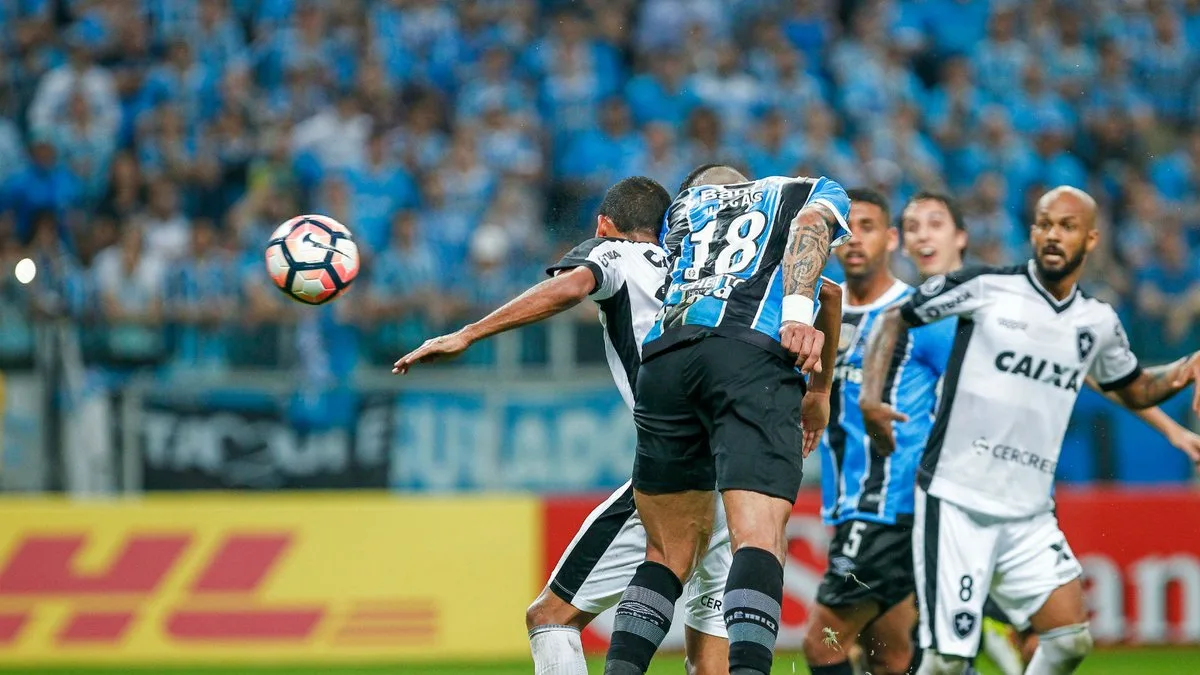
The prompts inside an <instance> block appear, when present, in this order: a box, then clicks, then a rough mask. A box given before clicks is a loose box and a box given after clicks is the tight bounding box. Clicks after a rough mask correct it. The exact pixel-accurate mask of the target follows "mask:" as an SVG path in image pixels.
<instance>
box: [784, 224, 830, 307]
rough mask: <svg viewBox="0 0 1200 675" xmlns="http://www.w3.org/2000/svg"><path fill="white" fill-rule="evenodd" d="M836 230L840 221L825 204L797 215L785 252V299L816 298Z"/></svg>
mask: <svg viewBox="0 0 1200 675" xmlns="http://www.w3.org/2000/svg"><path fill="white" fill-rule="evenodd" d="M837 226H838V221H837V217H836V216H835V215H834V213H833V211H831V210H830V209H829V207H827V206H825V205H824V204H813V205H810V206H806V207H805V208H803V209H800V213H798V214H796V218H795V220H793V221H792V229H791V232H790V233H789V234H788V241H787V248H786V249H785V250H784V252H783V294H784V295H802V296H804V297H806V298H809V299H812V298H814V297H815V296H816V289H817V279H820V278H821V270H823V269H825V261H826V260H828V259H829V242H830V241H831V240H832V239H833V230H834V229H835V228H836V227H837Z"/></svg>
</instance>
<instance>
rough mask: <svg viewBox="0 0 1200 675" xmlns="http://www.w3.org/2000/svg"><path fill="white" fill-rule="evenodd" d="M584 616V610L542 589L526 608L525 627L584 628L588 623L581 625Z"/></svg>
mask: <svg viewBox="0 0 1200 675" xmlns="http://www.w3.org/2000/svg"><path fill="white" fill-rule="evenodd" d="M582 616H583V613H582V612H580V611H579V610H578V609H576V608H575V607H573V606H572V605H569V604H567V603H566V602H563V601H562V600H561V599H559V597H558V596H557V595H554V594H553V593H550V592H548V591H542V594H541V595H539V596H538V597H537V599H536V600H534V601H533V604H531V605H530V606H529V608H528V609H526V610H525V628H526V629H527V630H533V629H534V628H537V627H538V626H574V627H575V628H579V629H580V630H582V629H583V628H584V626H585V625H586V622H585V623H584V624H583V625H580V619H581V617H582Z"/></svg>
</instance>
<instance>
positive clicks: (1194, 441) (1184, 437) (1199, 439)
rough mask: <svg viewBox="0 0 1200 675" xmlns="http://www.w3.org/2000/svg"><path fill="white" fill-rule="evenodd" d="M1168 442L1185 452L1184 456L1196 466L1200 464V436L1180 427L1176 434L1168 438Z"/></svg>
mask: <svg viewBox="0 0 1200 675" xmlns="http://www.w3.org/2000/svg"><path fill="white" fill-rule="evenodd" d="M1167 440H1168V441H1170V442H1171V445H1173V446H1175V447H1176V448H1179V449H1180V450H1182V451H1183V454H1185V455H1187V456H1188V459H1190V460H1192V462H1194V463H1196V464H1200V435H1197V434H1196V433H1195V432H1193V431H1191V430H1190V429H1184V428H1183V427H1179V428H1178V429H1176V430H1175V432H1174V433H1172V434H1170V435H1168V436H1167Z"/></svg>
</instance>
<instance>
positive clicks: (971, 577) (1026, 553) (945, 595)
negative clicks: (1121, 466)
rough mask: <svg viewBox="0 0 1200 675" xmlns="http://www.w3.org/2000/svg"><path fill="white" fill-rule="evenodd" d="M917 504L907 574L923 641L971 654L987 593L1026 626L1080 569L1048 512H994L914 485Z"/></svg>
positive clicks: (950, 652) (945, 651)
mask: <svg viewBox="0 0 1200 675" xmlns="http://www.w3.org/2000/svg"><path fill="white" fill-rule="evenodd" d="M915 507H916V508H915V509H914V514H913V516H914V522H913V568H914V569H913V576H914V577H915V578H916V582H917V603H918V605H919V607H920V639H921V647H922V648H924V649H933V650H935V651H937V652H938V653H940V654H946V655H948V656H962V657H968V658H969V657H972V656H975V655H976V653H977V652H978V651H979V637H980V630H981V627H982V626H981V624H982V620H983V603H984V601H985V600H987V598H988V596H989V594H990V595H991V598H992V600H993V601H994V602H995V603H996V604H997V605H998V606H999V607H1000V609H1002V610H1004V612H1005V613H1006V614H1008V616H1009V618H1010V620H1011V621H1012V622H1013V625H1014V626H1016V627H1017V628H1019V629H1025V628H1027V627H1028V626H1029V617H1031V616H1033V615H1034V614H1035V613H1036V612H1037V611H1038V610H1039V609H1041V608H1042V605H1044V604H1045V603H1046V598H1048V597H1050V593H1051V592H1052V591H1054V589H1056V588H1058V587H1059V586H1062V585H1063V584H1066V583H1067V582H1069V581H1071V580H1072V579H1075V578H1077V577H1079V576H1080V575H1081V574H1083V568H1082V567H1081V566H1080V565H1079V561H1078V560H1076V558H1075V554H1074V553H1072V552H1071V548H1070V547H1069V546H1068V545H1067V539H1066V537H1065V536H1064V535H1063V533H1062V530H1060V529H1058V519H1057V518H1055V517H1054V514H1053V513H1049V512H1047V513H1041V514H1038V515H1036V516H1030V517H1029V518H1020V519H1011V518H997V517H995V516H988V515H984V514H981V513H978V512H975V511H968V510H966V509H964V508H962V507H960V506H957V505H955V504H952V503H950V502H947V501H943V500H941V499H939V498H937V497H934V496H931V495H929V494H927V493H926V492H925V491H924V490H922V489H920V488H919V487H918V488H917V489H916V504H915Z"/></svg>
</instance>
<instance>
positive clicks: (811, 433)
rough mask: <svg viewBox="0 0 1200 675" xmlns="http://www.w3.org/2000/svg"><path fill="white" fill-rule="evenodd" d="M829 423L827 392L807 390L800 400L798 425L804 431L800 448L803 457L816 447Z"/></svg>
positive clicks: (806, 456)
mask: <svg viewBox="0 0 1200 675" xmlns="http://www.w3.org/2000/svg"><path fill="white" fill-rule="evenodd" d="M828 425H829V392H827V391H813V390H811V389H810V390H809V391H808V392H806V393H805V394H804V400H803V401H801V402H800V427H801V429H802V430H803V432H804V446H803V447H802V448H801V452H802V453H803V455H804V457H805V459H807V458H808V456H809V455H810V454H812V451H813V450H816V449H817V445H818V444H820V442H821V434H823V433H825V427H826V426H828Z"/></svg>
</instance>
